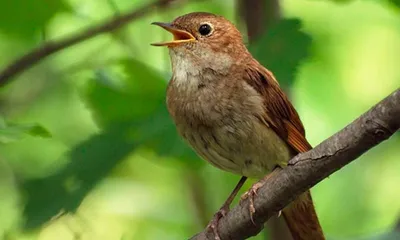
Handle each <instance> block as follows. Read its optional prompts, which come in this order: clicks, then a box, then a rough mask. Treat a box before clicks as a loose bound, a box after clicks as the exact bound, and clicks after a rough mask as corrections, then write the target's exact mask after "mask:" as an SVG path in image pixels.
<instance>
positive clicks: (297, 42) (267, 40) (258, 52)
mask: <svg viewBox="0 0 400 240" xmlns="http://www.w3.org/2000/svg"><path fill="white" fill-rule="evenodd" d="M310 45H311V37H310V36H308V35H307V34H306V33H304V32H302V31H301V22H300V20H298V19H283V20H281V21H279V22H278V23H277V24H276V25H274V26H272V27H271V28H270V29H268V31H266V33H265V34H264V35H263V36H261V37H260V38H259V39H257V40H256V41H255V42H254V43H253V44H252V45H250V47H249V50H250V52H251V53H252V54H253V56H254V57H255V58H256V59H257V60H258V61H260V63H261V64H262V65H264V66H265V67H267V68H268V69H269V70H271V71H272V72H273V73H274V75H275V76H276V78H277V79H278V81H279V82H280V83H281V85H283V87H284V88H285V87H288V86H291V85H292V83H293V81H294V78H295V74H296V70H297V67H298V66H299V64H300V63H301V61H302V60H304V59H305V58H306V57H307V56H308V54H309V51H308V49H309V47H310Z"/></svg>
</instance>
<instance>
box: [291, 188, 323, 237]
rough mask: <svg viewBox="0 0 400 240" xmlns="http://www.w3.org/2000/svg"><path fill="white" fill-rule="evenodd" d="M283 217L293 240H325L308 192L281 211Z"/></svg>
mask: <svg viewBox="0 0 400 240" xmlns="http://www.w3.org/2000/svg"><path fill="white" fill-rule="evenodd" d="M283 216H284V218H285V220H286V224H287V225H288V227H289V229H290V232H291V234H292V236H293V239H294V240H325V237H324V234H323V232H322V228H321V226H320V224H319V221H318V217H317V214H316V212H315V208H314V204H313V201H312V198H311V194H310V191H307V192H305V193H303V194H302V195H300V196H299V197H298V198H297V199H296V200H295V201H293V202H292V203H290V204H289V205H288V206H287V207H286V208H285V209H283Z"/></svg>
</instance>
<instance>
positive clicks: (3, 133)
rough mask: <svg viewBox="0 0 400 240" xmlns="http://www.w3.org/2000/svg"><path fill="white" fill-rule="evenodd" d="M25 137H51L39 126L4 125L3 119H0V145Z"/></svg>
mask: <svg viewBox="0 0 400 240" xmlns="http://www.w3.org/2000/svg"><path fill="white" fill-rule="evenodd" d="M27 135H31V136H37V137H43V138H49V137H51V134H50V132H49V131H47V130H46V129H45V128H44V127H43V126H40V125H39V124H15V123H6V122H5V121H4V119H3V118H1V117H0V143H10V142H14V141H18V140H20V139H22V138H23V137H25V136H27Z"/></svg>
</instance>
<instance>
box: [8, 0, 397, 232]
mask: <svg viewBox="0 0 400 240" xmlns="http://www.w3.org/2000/svg"><path fill="white" fill-rule="evenodd" d="M148 2H149V1H147V0H51V1H50V0H35V1H32V0H13V1H9V0H0V69H4V68H5V67H6V66H7V65H8V64H10V63H11V62H12V61H13V60H14V59H16V58H17V57H19V56H21V55H23V54H26V53H27V52H29V51H30V50H32V49H33V48H34V47H37V46H40V45H42V44H44V43H45V42H46V41H48V40H53V39H54V40H57V39H62V38H64V37H65V36H69V35H70V34H73V33H76V32H80V31H84V29H85V27H88V26H93V25H96V24H101V23H102V22H103V21H104V20H106V19H109V18H111V17H114V16H118V15H119V14H121V13H126V12H129V11H132V10H134V9H136V8H138V7H139V6H142V5H143V4H145V3H148ZM192 11H207V12H213V13H216V14H220V15H223V16H225V17H226V18H228V19H230V20H231V21H233V22H234V23H235V24H236V25H237V26H238V27H239V28H240V30H241V31H242V33H243V35H244V38H245V40H246V42H247V44H248V46H249V49H250V50H251V52H252V53H253V55H254V56H255V57H256V58H257V59H258V60H259V61H260V62H262V63H263V64H264V65H265V66H267V67H268V68H269V69H270V70H272V71H273V72H274V73H275V75H276V76H277V78H278V80H279V81H280V83H281V85H282V87H283V88H284V89H285V91H286V92H287V93H288V94H289V96H290V98H291V99H292V100H293V103H294V105H295V106H296V108H297V109H298V111H299V114H300V116H301V118H302V120H303V122H304V125H305V127H306V131H307V137H308V139H309V141H310V142H311V143H312V144H313V145H317V144H318V143H320V142H321V141H323V140H324V139H326V138H327V137H329V136H330V135H332V134H333V133H335V132H336V131H338V130H340V129H342V128H343V127H344V126H346V125H347V124H348V123H350V122H351V121H352V120H354V119H355V118H356V117H358V116H359V115H360V114H362V113H363V112H364V111H366V110H368V109H369V108H370V107H371V106H373V105H374V104H375V103H377V102H378V101H380V100H381V99H382V98H384V97H385V96H386V95H388V94H390V93H391V92H392V91H394V90H395V89H397V88H398V87H399V86H400V68H399V66H400V65H399V63H400V4H399V1H384V0H353V1H351V0H349V1H333V0H332V1H329V0H325V1H322V0H321V1H319V0H283V1H278V0H249V1H233V0H219V1H217V0H214V1H211V0H208V1H207V0H204V1H177V2H174V3H172V4H171V5H165V6H162V7H160V8H157V9H156V10H155V11H153V12H152V13H149V14H148V15H146V16H144V17H141V18H139V19H137V20H135V21H132V22H131V23H130V24H128V25H126V26H125V27H123V28H120V29H118V30H116V31H113V32H110V33H107V34H103V35H100V36H97V37H95V38H92V39H90V40H88V41H85V42H82V43H80V44H78V45H74V46H72V47H70V48H68V49H63V50H61V51H59V52H58V53H56V54H55V55H52V56H51V57H49V58H46V59H45V60H43V61H40V62H39V63H38V64H36V65H35V66H34V67H33V68H31V69H29V70H27V71H24V72H23V74H21V75H18V76H17V77H15V78H14V79H12V81H11V83H10V84H7V85H6V86H4V87H2V88H0V239H4V240H10V239H15V240H31V239H32V240H33V239H38V240H50V239H60V240H78V239H96V240H133V239H143V240H150V239H151V240H152V239H165V240H168V239H187V238H188V237H190V236H192V235H193V234H194V233H196V232H198V231H200V230H202V229H203V227H204V226H205V225H206V224H207V222H208V221H209V219H211V216H212V215H213V213H214V212H215V211H216V210H217V209H218V208H219V207H220V205H221V204H222V202H223V201H224V200H225V198H226V197H227V195H228V194H229V193H230V191H231V190H232V188H233V187H234V185H235V184H236V182H237V180H238V179H239V177H238V176H234V175H232V174H230V173H225V172H222V171H220V170H218V169H215V168H213V167H211V166H209V165H208V164H206V163H205V162H203V161H202V160H200V159H198V158H197V157H196V155H195V154H194V153H193V152H192V151H191V150H190V149H189V148H188V147H187V146H186V145H185V144H184V143H183V142H182V141H181V139H180V138H179V137H178V136H177V135H176V133H175V129H174V126H173V125H172V123H171V120H170V118H169V116H168V114H167V112H166V109H165V104H164V98H165V87H166V84H167V82H168V80H169V78H170V76H171V69H170V63H169V57H168V51H167V49H165V48H155V47H152V46H150V43H152V42H159V41H162V40H167V39H169V38H170V36H169V34H168V33H167V32H165V31H163V30H162V29H160V28H158V27H156V26H152V25H150V23H151V22H153V21H171V20H173V19H174V18H175V17H177V16H179V15H182V14H185V13H188V12H192ZM250 184H251V182H249V183H248V184H247V185H246V188H247V187H249V186H250ZM399 184H400V136H399V134H397V135H395V136H393V137H392V138H391V139H390V140H389V141H386V142H384V143H382V144H380V145H379V146H377V147H376V148H374V149H372V150H370V151H369V152H368V153H366V154H365V155H363V156H362V157H360V159H358V160H356V161H355V162H353V163H351V164H350V165H348V166H346V167H345V168H343V169H341V170H340V171H338V172H336V173H334V174H333V175H332V176H330V177H329V178H327V179H325V180H324V181H322V182H321V183H319V184H318V185H317V186H315V187H314V188H313V189H312V192H313V196H314V201H315V203H316V208H317V212H318V214H319V216H320V221H321V223H322V226H323V228H324V230H325V232H326V235H327V236H328V239H338V240H339V239H340V240H344V239H364V240H366V239H371V240H372V239H400V235H399V234H398V233H396V231H400V200H399V199H400V187H399ZM243 190H244V189H243ZM236 202H237V201H236ZM273 221H279V220H273ZM271 226H275V225H273V224H272V225H270V227H269V228H267V229H266V231H264V232H263V233H261V234H260V235H259V236H257V237H254V238H252V239H259V240H261V239H271V240H272V239H274V237H272V236H271V235H270V233H271V232H273V231H285V230H284V229H283V230H282V229H279V228H276V229H274V227H271ZM275 239H276V237H275Z"/></svg>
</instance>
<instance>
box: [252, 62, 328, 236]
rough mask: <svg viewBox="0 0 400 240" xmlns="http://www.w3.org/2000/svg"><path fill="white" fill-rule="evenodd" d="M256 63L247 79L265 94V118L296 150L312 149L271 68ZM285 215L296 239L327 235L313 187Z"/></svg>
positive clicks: (284, 212) (294, 202) (292, 204)
mask: <svg viewBox="0 0 400 240" xmlns="http://www.w3.org/2000/svg"><path fill="white" fill-rule="evenodd" d="M254 65H256V66H258V67H257V68H255V69H252V68H249V69H247V75H248V76H247V79H246V80H247V82H248V84H249V85H251V86H252V87H253V88H254V89H256V90H257V91H258V92H259V93H260V94H261V95H262V96H263V97H264V104H265V116H264V119H265V121H266V122H267V123H268V125H269V126H270V127H271V128H272V129H273V130H274V131H275V132H276V133H277V134H278V135H279V136H280V137H281V138H282V139H283V140H285V141H286V142H287V143H288V145H289V146H291V147H292V148H293V150H294V151H295V152H297V153H301V152H306V151H308V150H310V149H311V148H312V147H311V145H310V144H309V143H308V141H307V139H306V137H305V131H304V127H303V124H302V123H301V120H300V118H299V115H298V114H297V112H296V110H295V109H294V107H293V106H292V104H291V103H290V101H289V99H288V98H287V96H286V95H285V94H284V93H283V92H282V90H281V89H280V87H279V85H278V82H277V81H276V80H275V78H274V76H273V75H272V73H271V72H270V71H268V70H267V69H265V68H264V67H262V66H261V65H258V64H254ZM254 65H252V66H254ZM288 160H289V159H288ZM283 216H284V218H285V220H286V223H287V225H288V227H289V229H290V232H291V234H292V237H293V239H294V240H324V239H325V237H324V234H323V232H322V228H321V226H320V224H319V220H318V217H317V214H316V212H315V208H314V204H313V201H312V198H311V194H310V191H307V192H305V193H304V194H302V195H301V196H299V197H298V198H297V199H296V200H295V201H293V202H292V203H291V204H289V205H288V206H287V207H286V208H285V209H283Z"/></svg>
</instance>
